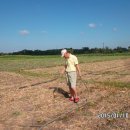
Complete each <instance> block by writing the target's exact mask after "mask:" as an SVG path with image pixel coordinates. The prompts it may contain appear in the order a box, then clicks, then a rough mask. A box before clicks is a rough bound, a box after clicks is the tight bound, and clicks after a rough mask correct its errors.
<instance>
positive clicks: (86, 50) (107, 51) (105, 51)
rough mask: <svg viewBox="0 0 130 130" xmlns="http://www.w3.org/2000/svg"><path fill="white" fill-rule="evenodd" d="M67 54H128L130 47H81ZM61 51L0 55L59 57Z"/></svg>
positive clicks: (70, 50) (71, 49)
mask: <svg viewBox="0 0 130 130" xmlns="http://www.w3.org/2000/svg"><path fill="white" fill-rule="evenodd" d="M66 49H67V50H68V51H69V52H71V53H74V54H95V53H96V54H97V53H103V54H110V53H127V52H130V46H129V47H128V48H124V47H116V48H113V49H112V48H109V47H105V48H89V47H82V48H81V49H73V48H66ZM60 53H61V49H51V50H27V49H24V50H22V51H18V52H12V53H0V55H4V54H7V55H60Z"/></svg>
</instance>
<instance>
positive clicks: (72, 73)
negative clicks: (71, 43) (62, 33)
mask: <svg viewBox="0 0 130 130" xmlns="http://www.w3.org/2000/svg"><path fill="white" fill-rule="evenodd" d="M61 57H64V58H65V66H64V69H63V71H62V74H64V73H66V77H67V85H68V86H69V90H70V94H71V97H70V98H69V100H70V101H74V102H75V103H77V102H78V101H79V97H78V96H77V89H76V80H77V72H78V75H79V76H80V77H81V72H80V69H79V64H78V59H77V57H76V56H75V55H72V54H71V53H69V52H67V50H66V49H63V50H61Z"/></svg>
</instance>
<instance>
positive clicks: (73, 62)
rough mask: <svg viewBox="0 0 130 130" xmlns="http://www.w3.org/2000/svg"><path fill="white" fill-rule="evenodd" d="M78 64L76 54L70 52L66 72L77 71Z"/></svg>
mask: <svg viewBox="0 0 130 130" xmlns="http://www.w3.org/2000/svg"><path fill="white" fill-rule="evenodd" d="M76 64H78V59H77V57H76V56H75V55H72V54H70V56H69V58H68V59H66V65H67V68H66V72H71V71H76V67H75V65H76Z"/></svg>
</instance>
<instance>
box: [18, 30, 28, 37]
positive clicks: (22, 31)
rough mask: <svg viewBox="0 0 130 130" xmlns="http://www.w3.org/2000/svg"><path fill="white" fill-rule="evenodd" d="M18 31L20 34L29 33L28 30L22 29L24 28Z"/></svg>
mask: <svg viewBox="0 0 130 130" xmlns="http://www.w3.org/2000/svg"><path fill="white" fill-rule="evenodd" d="M19 33H20V35H22V36H27V35H29V33H30V32H29V31H28V30H26V29H24V30H20V31H19Z"/></svg>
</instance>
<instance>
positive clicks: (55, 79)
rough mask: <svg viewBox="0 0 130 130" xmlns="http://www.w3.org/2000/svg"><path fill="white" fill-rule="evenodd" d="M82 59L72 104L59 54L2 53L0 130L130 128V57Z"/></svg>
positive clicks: (80, 59)
mask: <svg viewBox="0 0 130 130" xmlns="http://www.w3.org/2000/svg"><path fill="white" fill-rule="evenodd" d="M78 58H79V62H80V68H81V72H82V79H79V78H78V80H77V89H78V95H79V97H80V101H79V102H78V103H73V102H70V101H69V95H70V93H69V88H68V86H67V85H66V79H65V75H61V74H60V71H61V70H62V68H63V64H64V61H63V59H61V58H60V57H52V58H51V57H49V58H48V57H38V58H37V57H35V58H34V57H30V58H29V57H28V56H27V57H26V58H25V59H24V56H22V57H20V56H19V57H18V56H17V57H15V56H12V57H11V56H10V57H9V56H5V57H4V56H1V57H0V130H129V129H130V57H129V56H105V57H104V56H97V57H96V56H85V55H83V56H79V57H78ZM47 59H48V61H47Z"/></svg>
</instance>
